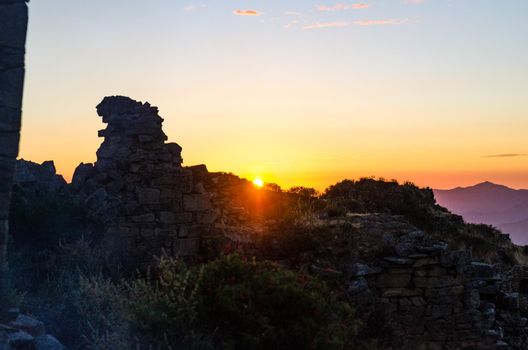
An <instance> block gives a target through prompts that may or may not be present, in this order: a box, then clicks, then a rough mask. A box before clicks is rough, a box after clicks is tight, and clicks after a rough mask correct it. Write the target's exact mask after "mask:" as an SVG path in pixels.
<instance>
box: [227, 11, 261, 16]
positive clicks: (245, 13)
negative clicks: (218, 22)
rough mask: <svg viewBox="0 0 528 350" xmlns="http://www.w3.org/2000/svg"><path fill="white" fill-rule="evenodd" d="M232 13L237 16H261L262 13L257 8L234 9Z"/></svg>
mask: <svg viewBox="0 0 528 350" xmlns="http://www.w3.org/2000/svg"><path fill="white" fill-rule="evenodd" d="M233 14H235V15H237V16H262V15H263V13H262V12H260V11H257V10H234V11H233Z"/></svg>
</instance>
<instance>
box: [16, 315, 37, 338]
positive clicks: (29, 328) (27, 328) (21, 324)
mask: <svg viewBox="0 0 528 350" xmlns="http://www.w3.org/2000/svg"><path fill="white" fill-rule="evenodd" d="M9 326H10V327H13V328H15V329H18V330H21V331H24V332H26V333H28V334H31V335H32V336H33V337H38V336H40V335H44V334H45V333H46V330H45V328H44V323H42V322H41V321H39V320H36V319H34V318H32V317H29V316H26V315H22V314H20V315H18V317H17V318H16V319H15V320H14V321H11V322H9Z"/></svg>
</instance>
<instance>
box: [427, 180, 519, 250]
mask: <svg viewBox="0 0 528 350" xmlns="http://www.w3.org/2000/svg"><path fill="white" fill-rule="evenodd" d="M434 194H435V197H436V200H437V202H438V204H440V205H441V206H443V207H446V208H447V209H449V210H450V211H451V212H453V213H455V214H459V215H462V216H463V217H464V219H465V220H466V221H468V222H471V223H483V224H488V225H493V226H495V227H497V228H499V229H500V230H501V231H502V232H504V233H508V234H509V235H510V236H511V239H512V241H513V242H514V243H516V244H520V245H528V190H514V189H512V188H509V187H506V186H503V185H497V184H494V183H491V182H483V183H480V184H478V185H475V186H471V187H457V188H454V189H452V190H434Z"/></svg>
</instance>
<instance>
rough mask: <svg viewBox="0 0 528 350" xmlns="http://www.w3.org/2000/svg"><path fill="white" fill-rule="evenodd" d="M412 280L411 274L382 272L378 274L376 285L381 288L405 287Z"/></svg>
mask: <svg viewBox="0 0 528 350" xmlns="http://www.w3.org/2000/svg"><path fill="white" fill-rule="evenodd" d="M410 282H411V275H410V274H382V275H380V276H378V278H377V280H376V285H377V286H378V287H381V288H405V287H407V286H408V285H409V284H410Z"/></svg>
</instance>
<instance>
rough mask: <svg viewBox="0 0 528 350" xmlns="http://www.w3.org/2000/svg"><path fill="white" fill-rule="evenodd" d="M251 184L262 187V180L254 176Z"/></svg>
mask: <svg viewBox="0 0 528 350" xmlns="http://www.w3.org/2000/svg"><path fill="white" fill-rule="evenodd" d="M253 185H255V186H257V187H262V186H264V181H262V179H261V178H258V177H257V178H256V179H255V180H253Z"/></svg>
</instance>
